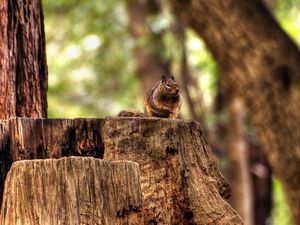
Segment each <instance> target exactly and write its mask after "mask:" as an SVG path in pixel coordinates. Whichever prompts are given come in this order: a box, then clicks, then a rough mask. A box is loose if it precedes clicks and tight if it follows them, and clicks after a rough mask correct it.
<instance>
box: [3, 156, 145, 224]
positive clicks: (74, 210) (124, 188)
mask: <svg viewBox="0 0 300 225" xmlns="http://www.w3.org/2000/svg"><path fill="white" fill-rule="evenodd" d="M7 177H8V179H7V181H6V184H5V192H4V198H3V204H2V214H1V217H0V224H3V225H16V224H28V225H48V224H49V225H53V224H55V225H63V224H72V225H79V224H103V225H113V224H116V225H117V224H120V225H121V224H124V225H126V224H128V225H129V224H132V225H133V224H136V225H140V224H142V217H141V213H139V211H140V209H141V207H142V192H141V187H140V177H139V166H138V164H137V163H134V162H128V161H115V162H108V161H103V160H100V159H94V158H82V157H71V158H62V159H48V160H26V161H19V162H16V163H14V164H13V166H12V168H11V170H10V172H9V173H8V176H7Z"/></svg>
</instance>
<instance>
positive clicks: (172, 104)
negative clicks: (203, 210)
mask: <svg viewBox="0 0 300 225" xmlns="http://www.w3.org/2000/svg"><path fill="white" fill-rule="evenodd" d="M181 98H182V97H181V93H180V90H179V86H178V84H177V82H176V81H175V79H174V77H173V76H172V77H166V76H162V79H161V80H160V81H158V82H157V83H156V85H155V86H153V87H152V88H151V89H150V90H149V91H148V92H147V93H146V94H145V96H144V111H145V113H141V112H137V111H121V112H120V113H119V114H118V116H121V117H145V116H146V117H162V118H172V119H175V118H177V116H178V114H179V111H180V108H181Z"/></svg>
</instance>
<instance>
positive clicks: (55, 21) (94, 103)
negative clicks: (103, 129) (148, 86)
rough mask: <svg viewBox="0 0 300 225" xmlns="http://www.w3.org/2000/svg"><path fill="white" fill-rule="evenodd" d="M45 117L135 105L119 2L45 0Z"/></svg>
mask: <svg viewBox="0 0 300 225" xmlns="http://www.w3.org/2000/svg"><path fill="white" fill-rule="evenodd" d="M43 3H44V14H45V28H46V37H47V59H48V67H49V92H48V103H49V112H48V113H49V117H103V116H106V115H114V114H116V113H117V112H118V111H120V109H122V108H128V107H131V108H140V109H141V105H142V103H141V102H142V97H141V94H140V93H141V90H140V89H139V84H138V81H137V79H136V76H135V73H134V62H133V59H132V58H133V56H132V49H133V47H134V45H133V40H132V39H131V37H130V36H129V34H128V32H127V30H126V21H127V18H126V12H125V11H124V10H125V6H124V2H123V1H118V0H112V1H106V2H105V4H100V3H99V2H98V1H83V0H75V1H67V0H57V1H56V0H55V1H54V0H45V1H44V2H43Z"/></svg>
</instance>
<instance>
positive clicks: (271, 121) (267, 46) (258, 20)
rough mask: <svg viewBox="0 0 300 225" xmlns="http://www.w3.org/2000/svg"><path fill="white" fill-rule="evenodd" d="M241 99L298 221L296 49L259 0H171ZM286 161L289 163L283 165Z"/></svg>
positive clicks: (299, 64) (299, 81) (299, 88)
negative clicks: (201, 40)
mask: <svg viewBox="0 0 300 225" xmlns="http://www.w3.org/2000/svg"><path fill="white" fill-rule="evenodd" d="M171 2H172V5H173V8H174V10H175V12H176V13H177V14H179V15H180V16H181V17H182V19H183V20H184V21H185V22H186V23H188V24H189V25H191V27H192V28H194V29H195V31H196V32H197V33H198V34H199V35H201V36H202V37H203V39H204V40H205V42H206V44H207V46H208V48H209V49H210V50H211V52H212V53H213V55H214V57H215V59H216V60H217V62H218V64H219V66H220V69H221V71H222V73H223V74H226V75H228V82H229V85H230V87H232V88H233V89H234V90H236V92H237V94H238V95H240V96H241V97H242V98H243V100H244V101H245V103H246V104H245V105H246V106H247V108H248V110H249V112H250V116H251V119H252V122H253V123H254V125H255V128H256V132H257V134H258V136H259V137H260V140H261V142H262V144H263V149H264V150H265V152H266V155H267V157H268V160H269V161H270V164H271V166H272V169H273V171H274V172H275V174H276V175H277V176H278V177H279V179H280V180H281V181H282V182H283V185H284V189H285V191H286V194H287V197H288V201H289V204H290V208H291V211H292V217H293V221H294V224H300V210H299V206H300V173H299V170H300V128H299V124H300V104H299V102H300V76H299V74H298V73H299V72H298V71H300V52H299V50H298V48H297V46H296V45H295V44H294V43H293V42H292V41H291V40H290V38H289V37H288V36H287V35H286V34H285V33H284V32H283V30H282V29H281V28H280V26H279V25H278V24H277V22H276V21H275V20H274V18H273V17H272V15H271V14H270V13H269V11H268V10H267V9H266V8H265V6H264V5H263V3H262V2H260V1H259V0H253V1H242V2H239V4H236V1H234V0H228V1H221V0H217V1H213V2H212V1H204V0H200V1H198V0H191V1H188V2H183V1H179V0H177V1H171ZM287 165H288V168H287Z"/></svg>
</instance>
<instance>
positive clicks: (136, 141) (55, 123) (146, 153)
mask: <svg viewBox="0 0 300 225" xmlns="http://www.w3.org/2000/svg"><path fill="white" fill-rule="evenodd" d="M2 123H3V124H4V125H3V126H2V129H0V142H1V138H2V139H3V140H4V142H3V143H4V144H0V152H1V153H5V154H7V155H6V156H1V154H0V156H1V157H0V161H1V162H0V164H1V165H3V167H5V168H6V169H7V168H9V167H10V165H11V163H12V162H14V161H18V160H24V159H36V158H60V157H62V156H71V155H75V156H94V157H98V158H103V159H104V160H131V161H135V162H137V163H138V164H139V165H140V171H141V189H142V193H143V207H142V209H141V214H142V218H143V220H142V223H141V224H146V225H151V224H159V225H172V224H174V225H175V224H197V225H198V224H199V225H201V224H213V225H217V224H231V225H234V224H242V222H241V219H240V217H239V215H238V214H237V213H236V212H235V211H234V210H233V209H232V208H231V207H230V205H229V204H228V203H227V201H226V200H227V199H228V198H229V196H230V190H229V187H228V185H227V183H226V182H225V180H224V178H223V176H222V175H221V173H220V170H219V167H218V162H217V160H216V158H215V156H214V155H213V153H212V151H211V149H210V148H209V146H208V145H207V143H206V141H205V138H204V137H203V133H202V129H201V126H200V125H199V124H198V123H195V122H193V121H185V120H170V119H158V118H156V119H155V118H126V117H125V118H120V117H109V118H105V119H75V120H72V119H25V118H18V119H10V120H8V121H3V122H2ZM0 125H1V123H0ZM0 128H1V126H0ZM5 140H6V141H5ZM1 172H3V174H1V176H2V178H3V177H5V176H6V173H5V172H6V171H5V170H1Z"/></svg>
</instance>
